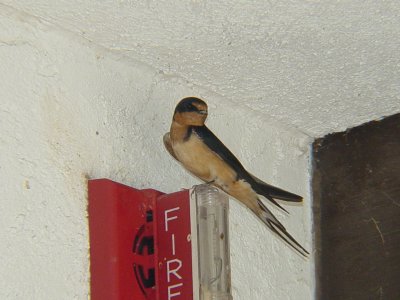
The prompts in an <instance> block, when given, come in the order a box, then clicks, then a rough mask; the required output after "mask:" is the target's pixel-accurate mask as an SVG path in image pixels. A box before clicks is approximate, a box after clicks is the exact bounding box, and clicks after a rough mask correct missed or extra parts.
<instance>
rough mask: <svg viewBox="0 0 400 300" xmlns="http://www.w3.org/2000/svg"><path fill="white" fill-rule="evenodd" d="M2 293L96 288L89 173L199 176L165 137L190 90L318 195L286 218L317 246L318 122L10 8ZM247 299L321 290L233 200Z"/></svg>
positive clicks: (305, 267) (166, 178) (39, 294)
mask: <svg viewBox="0 0 400 300" xmlns="http://www.w3.org/2000/svg"><path fill="white" fill-rule="evenodd" d="M0 62H1V67H0V82H1V85H0V99H1V100H0V101H1V105H0V132H1V134H0V226H1V230H0V255H1V257H2V258H1V260H0V298H1V299H51V300H53V299H86V298H87V295H88V293H89V271H88V267H89V257H88V247H89V245H88V228H87V214H86V205H87V191H86V180H87V177H91V178H99V177H107V178H110V179H113V180H116V181H120V182H123V183H125V184H129V185H132V186H134V187H137V188H145V187H146V188H147V187H151V188H155V189H159V190H162V191H164V192H173V191H176V190H179V189H180V188H182V187H186V188H187V187H190V186H191V185H193V184H196V183H198V181H197V180H196V179H194V178H192V177H191V176H189V175H188V174H187V173H186V172H185V171H184V170H182V169H181V168H180V166H178V164H177V163H176V162H174V161H173V160H172V159H171V158H170V157H169V155H168V154H167V153H166V151H165V150H164V149H163V146H162V135H163V134H164V132H166V131H168V129H169V123H170V119H171V114H172V111H173V108H174V106H175V104H176V102H177V101H178V100H179V99H180V98H182V97H184V96H188V95H197V96H201V97H203V98H204V99H206V100H207V102H208V103H209V105H210V116H209V122H208V125H209V127H210V128H212V129H213V130H214V132H215V133H216V134H217V135H218V136H220V137H221V139H222V140H223V141H224V142H225V143H226V144H227V145H228V146H229V147H230V148H231V150H232V151H233V152H234V153H236V154H237V156H238V157H239V158H241V160H242V162H243V163H244V165H245V166H247V167H248V168H249V169H250V170H252V171H253V172H254V173H255V174H256V175H257V176H259V177H261V178H264V179H266V180H268V181H269V182H271V183H272V184H276V185H279V186H281V187H283V188H287V189H289V190H291V191H293V192H296V193H299V194H301V195H304V196H305V203H304V205H303V206H289V207H288V210H289V211H290V216H287V215H284V214H282V213H281V212H277V211H276V210H274V211H275V212H276V213H277V216H278V218H280V219H281V220H282V222H283V223H284V224H285V225H287V227H288V230H289V231H290V232H291V233H292V234H293V235H294V236H295V237H296V238H297V239H298V240H299V241H300V242H301V243H302V244H304V245H305V246H306V248H308V249H311V225H310V224H311V221H310V215H311V213H310V199H309V183H308V182H309V143H310V140H309V138H308V137H307V136H305V135H303V134H301V133H298V132H296V131H293V130H292V129H290V128H287V127H285V126H282V125H279V124H276V123H273V122H271V121H270V120H268V119H267V118H266V117H265V116H264V115H263V114H260V113H257V112H254V111H252V110H249V109H247V108H245V107H241V108H237V107H235V106H232V104H230V102H227V101H226V100H225V99H223V98H221V97H219V96H217V95H215V94H213V93H212V92H208V91H207V90H203V89H201V88H199V87H197V86H195V85H193V84H191V83H190V82H187V81H185V80H183V79H180V78H179V77H174V76H167V75H164V74H162V72H161V73H160V72H159V71H158V70H156V69H153V68H151V67H149V66H147V65H145V64H143V63H140V62H139V61H135V60H133V59H132V58H128V57H124V56H121V55H116V54H115V53H113V52H111V51H108V50H106V49H104V48H101V47H99V46H96V45H94V44H91V43H90V42H88V41H86V40H84V39H82V38H79V37H76V36H75V35H73V34H71V33H69V32H67V31H64V30H62V29H59V28H57V27H56V26H54V25H50V24H48V23H47V22H45V21H42V20H40V19H38V18H36V17H32V16H30V15H27V14H24V13H22V12H19V11H16V10H14V9H12V8H9V7H6V6H1V9H0ZM230 229H231V254H232V280H233V282H232V284H233V293H234V299H239V300H240V299H260V300H261V299H279V300H284V299H293V300H294V299H296V300H299V299H311V298H312V293H313V274H312V272H313V269H312V268H313V262H312V258H311V259H309V260H305V259H302V258H301V257H300V256H298V255H297V254H295V253H294V252H293V251H292V250H290V249H289V248H288V247H287V246H286V245H284V244H283V243H282V242H281V241H280V240H278V238H277V237H275V236H274V235H273V234H272V233H271V232H270V231H268V230H267V229H265V228H264V226H263V225H262V224H261V223H260V222H259V221H257V220H256V219H255V218H254V217H253V215H252V214H251V213H250V212H248V211H247V210H245V209H244V208H243V207H242V206H240V205H239V204H237V203H236V202H235V201H231V224H230Z"/></svg>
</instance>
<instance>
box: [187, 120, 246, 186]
mask: <svg viewBox="0 0 400 300" xmlns="http://www.w3.org/2000/svg"><path fill="white" fill-rule="evenodd" d="M192 130H193V131H194V132H195V133H196V134H197V136H198V137H199V138H200V139H201V140H202V141H203V142H204V144H206V145H207V147H208V148H210V149H211V150H212V151H213V152H214V153H215V154H217V155H218V156H219V157H220V158H221V159H222V160H223V161H224V162H226V163H227V164H228V165H229V166H230V167H231V168H232V169H233V170H234V171H235V172H236V174H237V177H238V178H240V179H244V180H246V181H251V180H252V178H251V176H250V174H249V173H248V172H247V171H246V169H245V168H244V167H243V166H242V164H241V163H240V161H239V160H238V159H237V158H236V157H235V155H233V153H232V152H231V151H230V150H229V149H228V148H227V147H226V146H225V145H224V144H223V143H222V142H221V141H220V140H219V139H218V138H217V137H216V136H215V134H214V133H212V131H211V130H210V129H208V128H207V126H205V125H204V126H193V128H192Z"/></svg>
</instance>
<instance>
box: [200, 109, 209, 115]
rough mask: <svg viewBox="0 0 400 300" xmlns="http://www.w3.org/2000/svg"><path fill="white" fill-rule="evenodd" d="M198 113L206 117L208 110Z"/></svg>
mask: <svg viewBox="0 0 400 300" xmlns="http://www.w3.org/2000/svg"><path fill="white" fill-rule="evenodd" d="M198 113H199V114H201V115H206V114H207V111H206V110H199V111H198Z"/></svg>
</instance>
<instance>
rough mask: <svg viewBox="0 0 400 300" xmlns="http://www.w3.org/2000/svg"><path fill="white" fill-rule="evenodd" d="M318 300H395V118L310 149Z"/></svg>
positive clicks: (398, 243)
mask: <svg viewBox="0 0 400 300" xmlns="http://www.w3.org/2000/svg"><path fill="white" fill-rule="evenodd" d="M313 156H314V162H313V183H312V184H313V195H314V216H315V234H316V236H315V246H316V249H317V250H316V251H317V252H316V258H317V299H320V300H347V299H352V300H358V299H360V300H367V299H379V300H380V299H382V300H392V299H393V300H399V299H400V114H396V115H393V116H390V117H387V118H385V119H383V120H380V121H373V122H370V123H367V124H364V125H361V126H359V127H355V128H352V129H350V130H348V131H346V132H340V133H335V134H330V135H327V136H325V137H323V138H320V139H318V140H316V141H315V142H314V144H313Z"/></svg>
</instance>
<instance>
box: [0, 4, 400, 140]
mask: <svg viewBox="0 0 400 300" xmlns="http://www.w3.org/2000/svg"><path fill="white" fill-rule="evenodd" d="M0 3H3V4H6V5H9V6H12V7H14V8H16V9H19V10H23V11H25V12H27V13H29V14H32V15H36V16H39V17H41V18H43V19H45V20H47V21H48V22H50V23H53V24H56V25H58V26H60V27H62V28H64V29H66V30H69V31H72V32H75V33H76V34H79V35H81V36H83V37H85V38H87V39H89V40H91V41H93V42H94V43H96V44H99V45H102V46H104V47H106V48H108V49H110V50H113V51H114V52H118V53H121V57H126V56H129V57H130V58H131V59H134V60H137V61H141V62H144V63H146V64H148V65H151V66H153V67H154V68H156V69H158V70H159V71H160V72H163V73H165V74H171V75H174V76H179V77H182V78H185V79H186V80H188V81H189V82H191V83H192V84H196V85H199V86H201V87H203V88H205V89H208V90H210V91H213V92H215V93H218V94H220V95H222V96H224V97H225V98H227V99H229V100H230V101H232V102H233V103H234V104H235V105H239V106H247V107H249V108H251V109H253V110H257V111H259V112H261V113H263V114H265V116H266V117H267V118H271V119H273V120H276V121H277V122H281V123H283V124H286V125H290V126H292V127H294V128H297V129H298V130H299V131H301V132H304V133H306V134H308V135H310V136H313V137H317V136H322V135H324V134H327V133H330V132H333V131H341V130H344V129H346V128H348V127H352V126H355V125H358V124H361V123H363V122H366V121H369V120H371V119H376V118H379V117H382V116H386V115H391V114H394V113H396V112H400V1H398V0H394V1H376V0H348V1H332V0H326V1H316V0H315V1H312V0H310V1H306V0H303V1H301V0H293V1H279V0H269V1H266V0H255V1H234V0H222V1H210V0H204V1H194V0H193V1H152V0H147V1H134V0H125V1H124V0H120V1H116V0H114V1H112V0H104V1H88V0H86V1H82V0H68V1H66V0H59V1H54V0H19V1H14V0H0Z"/></svg>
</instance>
